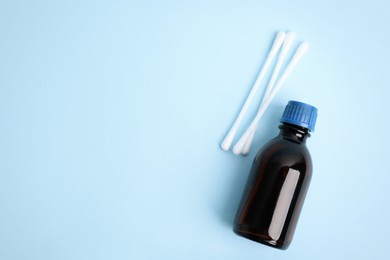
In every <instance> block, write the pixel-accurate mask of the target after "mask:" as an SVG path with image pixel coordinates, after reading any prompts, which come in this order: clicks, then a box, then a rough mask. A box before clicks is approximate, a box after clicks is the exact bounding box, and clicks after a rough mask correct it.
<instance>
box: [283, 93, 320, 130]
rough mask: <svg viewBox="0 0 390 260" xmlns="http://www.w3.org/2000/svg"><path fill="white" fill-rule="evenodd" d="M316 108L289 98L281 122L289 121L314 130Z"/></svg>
mask: <svg viewBox="0 0 390 260" xmlns="http://www.w3.org/2000/svg"><path fill="white" fill-rule="evenodd" d="M317 112H318V109H317V108H315V107H313V106H311V105H308V104H305V103H302V102H298V101H293V100H290V101H289V102H288V104H287V106H286V108H285V109H284V112H283V115H282V118H281V119H280V122H281V123H289V124H293V125H297V126H301V127H305V128H307V129H309V131H310V132H314V127H315V124H316V120H317Z"/></svg>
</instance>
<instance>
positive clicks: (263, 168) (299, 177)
mask: <svg viewBox="0 0 390 260" xmlns="http://www.w3.org/2000/svg"><path fill="white" fill-rule="evenodd" d="M279 128H280V133H279V135H278V136H277V137H276V138H274V139H272V140H271V141H270V142H268V143H267V144H265V145H264V147H263V148H262V149H260V151H259V152H258V153H257V155H256V157H255V159H254V162H253V166H252V169H251V172H250V175H249V178H248V181H247V185H246V187H245V191H244V194H243V197H242V199H241V203H240V206H239V209H238V211H237V215H236V219H235V225H234V232H236V233H237V234H239V235H241V236H244V237H246V238H249V239H251V240H254V241H257V242H260V243H263V244H266V245H269V246H273V247H276V248H280V249H286V248H287V247H288V246H289V245H290V243H291V240H292V237H293V234H294V231H295V227H296V225H297V221H298V217H299V214H300V211H301V208H302V205H303V201H304V199H305V196H306V192H307V189H308V186H309V183H310V179H311V175H312V161H311V157H310V153H309V151H308V149H307V147H306V139H307V138H308V137H309V136H310V134H309V133H308V131H307V129H306V128H302V127H297V126H294V125H290V124H282V125H281V126H279Z"/></svg>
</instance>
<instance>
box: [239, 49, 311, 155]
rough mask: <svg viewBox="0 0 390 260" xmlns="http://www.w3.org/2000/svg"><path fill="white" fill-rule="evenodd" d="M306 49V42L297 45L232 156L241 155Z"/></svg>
mask: <svg viewBox="0 0 390 260" xmlns="http://www.w3.org/2000/svg"><path fill="white" fill-rule="evenodd" d="M308 48H309V44H308V43H307V42H302V43H301V44H300V45H299V47H298V48H297V50H296V51H295V54H294V56H293V58H292V59H291V61H290V63H289V64H288V65H287V68H286V70H285V71H284V72H283V74H282V76H281V77H280V79H279V80H278V81H277V83H276V84H275V87H274V88H273V90H272V91H271V93H270V94H269V96H268V97H267V99H266V100H265V101H264V103H263V104H262V105H261V106H260V109H259V111H258V112H257V115H256V116H255V118H254V119H253V121H252V123H251V125H250V126H249V127H248V128H247V130H246V131H245V133H244V134H243V135H242V137H241V138H240V140H239V141H238V142H237V144H236V145H235V146H234V148H233V153H234V154H236V155H238V154H241V152H242V150H243V148H244V146H245V143H246V140H247V139H248V137H249V136H250V135H251V132H252V131H253V130H254V129H255V127H256V125H257V124H258V123H259V121H260V118H261V117H262V116H263V114H264V112H265V110H266V109H267V107H268V106H269V104H270V103H271V101H272V99H273V98H274V97H275V96H276V94H277V93H278V91H279V90H280V88H281V86H282V85H283V83H284V82H285V81H286V79H287V77H288V76H289V75H290V73H291V71H292V70H293V69H294V67H295V66H296V65H297V63H298V61H299V60H300V59H301V58H302V56H303V55H304V54H305V53H306V51H307V50H308Z"/></svg>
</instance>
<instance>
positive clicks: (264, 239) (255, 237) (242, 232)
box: [233, 227, 289, 250]
mask: <svg viewBox="0 0 390 260" xmlns="http://www.w3.org/2000/svg"><path fill="white" fill-rule="evenodd" d="M233 231H234V233H236V234H237V235H239V236H242V237H245V238H247V239H250V240H252V241H255V242H258V243H261V244H263V245H266V246H271V247H273V248H277V249H281V250H286V249H287V248H288V246H289V244H286V243H284V242H283V241H281V240H275V239H273V238H271V237H270V236H268V235H264V234H260V233H259V232H257V231H255V230H251V228H248V227H245V228H243V227H240V228H237V227H235V228H234V229H233Z"/></svg>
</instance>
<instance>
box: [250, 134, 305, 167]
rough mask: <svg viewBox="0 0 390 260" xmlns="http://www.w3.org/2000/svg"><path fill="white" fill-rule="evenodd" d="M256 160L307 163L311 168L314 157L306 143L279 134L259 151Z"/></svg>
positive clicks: (279, 162) (292, 163)
mask: <svg viewBox="0 0 390 260" xmlns="http://www.w3.org/2000/svg"><path fill="white" fill-rule="evenodd" d="M255 160H265V161H267V162H272V163H276V162H277V163H278V164H281V163H282V164H283V163H284V164H286V165H294V164H305V165H307V166H309V167H310V168H311V166H312V159H311V155H310V152H309V149H308V148H307V146H306V143H297V142H293V141H291V140H287V139H285V138H283V137H280V136H277V137H275V138H273V139H271V140H270V141H269V142H268V143H266V144H265V145H264V146H263V147H262V148H261V149H260V150H259V151H258V153H257V155H256V157H255Z"/></svg>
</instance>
